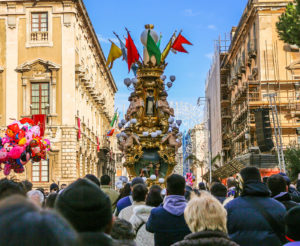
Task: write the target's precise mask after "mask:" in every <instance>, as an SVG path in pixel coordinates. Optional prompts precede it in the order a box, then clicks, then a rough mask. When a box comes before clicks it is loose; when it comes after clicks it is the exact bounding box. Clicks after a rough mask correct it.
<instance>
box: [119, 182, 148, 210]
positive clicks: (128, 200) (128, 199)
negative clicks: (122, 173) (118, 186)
mask: <svg viewBox="0 0 300 246" xmlns="http://www.w3.org/2000/svg"><path fill="white" fill-rule="evenodd" d="M136 184H145V182H144V180H143V179H142V178H141V177H136V178H134V179H133V180H132V181H131V184H130V191H132V188H133V186H134V185H136ZM132 202H133V200H132V196H131V195H128V196H125V197H123V198H121V199H120V200H119V201H118V202H117V209H116V215H118V214H119V213H120V212H121V210H122V209H124V208H126V207H128V206H130V205H132Z"/></svg>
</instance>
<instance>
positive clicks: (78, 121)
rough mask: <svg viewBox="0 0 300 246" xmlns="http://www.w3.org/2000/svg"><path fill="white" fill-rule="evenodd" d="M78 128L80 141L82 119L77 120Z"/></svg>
mask: <svg viewBox="0 0 300 246" xmlns="http://www.w3.org/2000/svg"><path fill="white" fill-rule="evenodd" d="M77 127H78V133H77V139H78V140H79V139H80V137H81V129H80V119H79V118H77Z"/></svg>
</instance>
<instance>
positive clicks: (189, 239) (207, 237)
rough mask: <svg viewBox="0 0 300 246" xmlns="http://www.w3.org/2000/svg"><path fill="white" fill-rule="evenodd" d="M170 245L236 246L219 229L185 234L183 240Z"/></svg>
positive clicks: (236, 245)
mask: <svg viewBox="0 0 300 246" xmlns="http://www.w3.org/2000/svg"><path fill="white" fill-rule="evenodd" d="M172 246H238V244H236V243H235V242H233V241H231V240H230V239H229V238H228V236H227V235H226V234H225V233H223V232H219V231H201V232H195V233H191V234H189V235H187V236H186V237H185V238H184V240H182V241H180V242H178V243H175V244H173V245H172Z"/></svg>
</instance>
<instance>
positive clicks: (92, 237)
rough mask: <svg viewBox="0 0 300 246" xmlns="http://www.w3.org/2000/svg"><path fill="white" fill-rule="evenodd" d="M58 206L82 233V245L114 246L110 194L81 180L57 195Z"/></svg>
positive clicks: (62, 213) (85, 180) (60, 211)
mask: <svg viewBox="0 0 300 246" xmlns="http://www.w3.org/2000/svg"><path fill="white" fill-rule="evenodd" d="M54 207H55V209H56V210H57V211H58V212H59V213H60V214H61V215H62V216H64V217H65V218H66V219H67V220H68V221H69V222H70V223H71V225H72V226H73V227H74V229H75V230H76V231H77V232H78V233H79V237H80V238H81V241H82V242H83V246H93V245H105V246H110V245H112V239H111V237H109V236H108V234H109V233H110V232H111V227H112V211H111V203H110V200H109V197H108V196H107V195H106V194H105V193H104V192H103V191H102V190H101V189H100V187H98V186H97V185H96V184H95V183H93V182H91V181H90V180H87V179H78V180H76V181H75V182H74V183H72V184H70V185H69V186H68V187H67V188H65V189H64V190H63V191H62V192H61V193H60V194H59V195H58V197H57V198H56V202H55V205H54Z"/></svg>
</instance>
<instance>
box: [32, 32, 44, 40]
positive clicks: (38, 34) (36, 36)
mask: <svg viewBox="0 0 300 246" xmlns="http://www.w3.org/2000/svg"><path fill="white" fill-rule="evenodd" d="M30 40H31V41H33V42H45V41H48V32H32V33H31V34H30Z"/></svg>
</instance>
